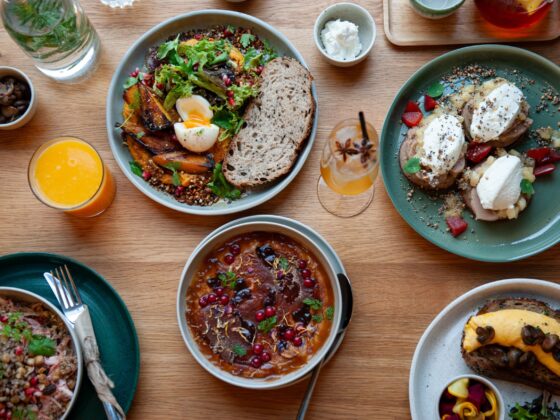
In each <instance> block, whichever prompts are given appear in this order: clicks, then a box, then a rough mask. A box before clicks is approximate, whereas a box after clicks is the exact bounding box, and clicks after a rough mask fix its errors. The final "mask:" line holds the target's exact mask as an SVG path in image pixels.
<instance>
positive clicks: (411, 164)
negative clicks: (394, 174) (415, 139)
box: [403, 156, 421, 174]
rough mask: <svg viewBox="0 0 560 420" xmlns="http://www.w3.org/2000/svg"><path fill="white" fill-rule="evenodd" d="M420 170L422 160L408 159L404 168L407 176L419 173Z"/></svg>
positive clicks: (416, 158) (417, 158)
mask: <svg viewBox="0 0 560 420" xmlns="http://www.w3.org/2000/svg"><path fill="white" fill-rule="evenodd" d="M420 169H421V168H420V158H419V157H416V156H415V157H412V158H410V159H408V161H407V162H406V163H405V164H404V167H403V170H404V171H405V172H406V173H407V174H415V173H416V172H419V171H420Z"/></svg>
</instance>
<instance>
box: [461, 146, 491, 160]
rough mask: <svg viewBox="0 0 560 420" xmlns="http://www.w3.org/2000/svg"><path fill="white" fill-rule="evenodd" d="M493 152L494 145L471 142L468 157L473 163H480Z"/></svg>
mask: <svg viewBox="0 0 560 420" xmlns="http://www.w3.org/2000/svg"><path fill="white" fill-rule="evenodd" d="M491 152H492V146H489V145H487V144H480V143H474V142H471V143H469V147H468V148H467V159H468V160H470V161H471V162H473V163H480V162H482V161H483V160H484V159H486V156H488V155H489V154H490V153H491Z"/></svg>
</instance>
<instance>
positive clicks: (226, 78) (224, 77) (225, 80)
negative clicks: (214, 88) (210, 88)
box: [222, 74, 231, 87]
mask: <svg viewBox="0 0 560 420" xmlns="http://www.w3.org/2000/svg"><path fill="white" fill-rule="evenodd" d="M222 80H223V81H224V85H226V87H228V86H230V85H231V79H230V78H229V76H228V75H227V74H224V76H223V77H222Z"/></svg>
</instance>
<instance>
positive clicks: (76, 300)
mask: <svg viewBox="0 0 560 420" xmlns="http://www.w3.org/2000/svg"><path fill="white" fill-rule="evenodd" d="M51 274H52V275H53V276H54V277H55V278H56V279H58V282H56V281H55V282H54V284H55V287H56V291H57V294H58V296H57V297H58V298H59V301H60V302H63V303H64V306H66V307H67V308H71V307H73V306H78V305H81V304H82V298H81V297H80V292H78V288H77V287H76V283H74V279H73V278H72V274H70V270H69V269H68V266H67V265H66V264H64V265H63V266H61V267H56V268H55V269H54V273H53V272H52V271H51Z"/></svg>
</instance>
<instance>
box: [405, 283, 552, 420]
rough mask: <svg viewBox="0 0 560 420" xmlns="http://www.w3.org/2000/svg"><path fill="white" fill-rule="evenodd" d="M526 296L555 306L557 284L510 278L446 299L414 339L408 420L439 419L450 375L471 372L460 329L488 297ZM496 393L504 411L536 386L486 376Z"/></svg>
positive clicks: (529, 395)
mask: <svg viewBox="0 0 560 420" xmlns="http://www.w3.org/2000/svg"><path fill="white" fill-rule="evenodd" d="M503 297H526V298H533V299H537V300H540V301H542V302H545V303H548V304H549V305H550V306H551V307H552V308H560V285H558V284H556V283H551V282H547V281H542V280H533V279H509V280H500V281H496V282H492V283H488V284H485V285H483V286H480V287H477V288H475V289H473V290H471V291H469V292H467V293H465V294H464V295H462V296H460V297H458V298H457V299H455V300H454V301H453V302H451V303H450V304H449V305H448V306H447V307H446V308H445V309H444V310H443V311H441V312H440V313H439V315H438V316H437V317H436V318H435V319H434V320H433V321H432V323H431V324H430V325H429V326H428V328H427V329H426V331H425V332H424V334H423V335H422V338H421V339H420V341H419V342H418V345H417V347H416V351H415V352H414V357H413V359H412V367H411V369H410V377H409V384H408V386H409V388H408V396H409V400H410V412H411V415H412V418H413V419H435V418H437V417H438V415H437V413H435V412H434V411H435V410H436V401H437V400H438V399H439V398H440V396H441V392H442V390H443V388H444V387H445V386H446V384H448V383H449V381H450V379H452V378H454V377H457V376H460V375H463V374H467V373H471V374H472V373H474V372H472V371H471V370H470V369H469V368H468V367H467V365H466V364H465V362H464V361H463V358H462V357H461V339H462V335H463V327H464V325H465V324H466V322H467V320H468V319H469V317H470V316H472V315H474V314H475V313H476V312H477V311H478V310H479V309H480V307H482V306H483V305H484V304H485V303H486V302H487V301H488V300H491V299H495V298H503ZM489 380H490V381H491V382H492V383H494V384H495V385H496V387H497V388H498V390H499V391H500V392H501V394H502V396H503V398H504V402H505V404H506V409H507V410H508V411H509V408H511V407H512V406H514V405H515V403H520V404H524V403H525V402H526V401H532V400H533V399H535V398H536V397H538V396H539V395H540V393H541V390H539V389H535V388H531V387H528V386H525V385H521V384H518V383H513V382H506V381H500V380H496V379H492V378H489Z"/></svg>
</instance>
